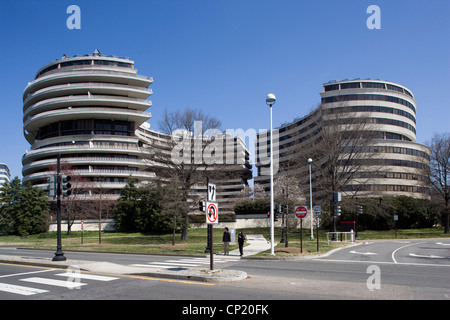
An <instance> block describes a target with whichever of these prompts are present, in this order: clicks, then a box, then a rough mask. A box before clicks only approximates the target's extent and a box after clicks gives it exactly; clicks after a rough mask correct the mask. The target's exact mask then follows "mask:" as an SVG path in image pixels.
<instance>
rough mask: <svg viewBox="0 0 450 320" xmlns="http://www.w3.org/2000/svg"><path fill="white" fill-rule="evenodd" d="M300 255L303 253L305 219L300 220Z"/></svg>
mask: <svg viewBox="0 0 450 320" xmlns="http://www.w3.org/2000/svg"><path fill="white" fill-rule="evenodd" d="M300 253H303V219H300Z"/></svg>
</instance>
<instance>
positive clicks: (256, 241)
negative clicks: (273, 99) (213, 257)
mask: <svg viewBox="0 0 450 320" xmlns="http://www.w3.org/2000/svg"><path fill="white" fill-rule="evenodd" d="M245 237H246V239H247V243H248V245H247V246H245V247H244V255H243V256H242V258H245V257H248V256H252V255H255V254H257V253H259V252H263V251H266V250H269V249H270V242H269V241H267V240H266V238H264V236H263V235H261V234H249V235H246V236H245ZM229 256H230V257H231V256H234V257H236V256H240V253H239V249H235V250H232V251H230V255H229ZM222 257H223V255H222Z"/></svg>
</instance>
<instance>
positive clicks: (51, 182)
mask: <svg viewBox="0 0 450 320" xmlns="http://www.w3.org/2000/svg"><path fill="white" fill-rule="evenodd" d="M47 182H48V186H47V190H48V196H49V197H50V198H53V199H54V198H56V177H55V176H50V177H48V178H47Z"/></svg>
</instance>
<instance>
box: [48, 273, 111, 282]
mask: <svg viewBox="0 0 450 320" xmlns="http://www.w3.org/2000/svg"><path fill="white" fill-rule="evenodd" d="M55 276H61V277H69V278H78V279H86V280H97V281H111V280H117V279H119V278H114V277H108V276H98V275H95V274H86V273H79V272H66V273H58V274H55Z"/></svg>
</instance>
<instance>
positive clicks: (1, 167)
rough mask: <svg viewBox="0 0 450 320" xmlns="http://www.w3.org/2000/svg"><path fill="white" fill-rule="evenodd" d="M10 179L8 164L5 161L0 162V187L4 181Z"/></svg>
mask: <svg viewBox="0 0 450 320" xmlns="http://www.w3.org/2000/svg"><path fill="white" fill-rule="evenodd" d="M10 181H11V172H10V171H9V168H8V166H7V165H6V164H5V163H0V187H1V186H2V185H3V184H4V183H5V182H10Z"/></svg>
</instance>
